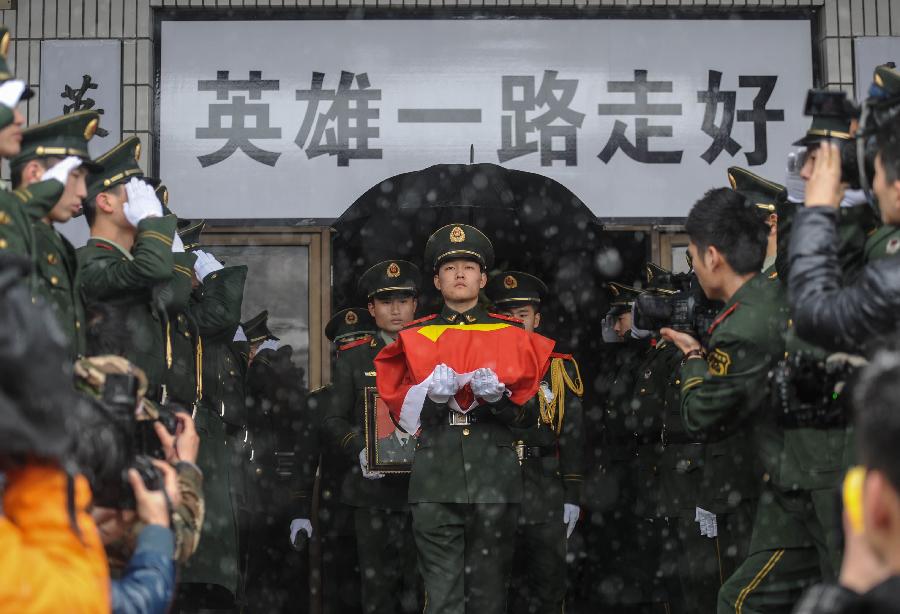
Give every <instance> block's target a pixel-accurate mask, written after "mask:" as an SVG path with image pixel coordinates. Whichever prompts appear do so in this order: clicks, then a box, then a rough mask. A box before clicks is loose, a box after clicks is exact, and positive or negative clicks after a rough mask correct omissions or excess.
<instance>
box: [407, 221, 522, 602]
mask: <svg viewBox="0 0 900 614" xmlns="http://www.w3.org/2000/svg"><path fill="white" fill-rule="evenodd" d="M458 258H462V259H469V260H475V261H476V262H478V263H479V264H480V265H481V267H482V270H485V269H489V268H490V266H491V264H492V262H493V247H492V246H491V243H490V241H489V240H488V239H487V237H485V236H484V235H483V234H482V233H481V232H480V231H479V230H478V229H476V228H473V227H471V226H466V225H464V224H450V225H448V226H445V227H443V228H441V229H439V230H438V231H436V232H435V233H434V234H433V235H432V236H431V238H429V240H428V243H427V244H426V247H425V261H426V263H427V264H428V266H429V267H431V269H432V270H437V269H438V266H439V265H440V264H441V263H442V262H444V261H445V260H447V259H458ZM424 321H427V322H429V323H431V324H443V325H455V326H468V325H472V324H489V323H497V322H502V323H504V324H508V322H509V320H508V319H505V318H500V317H498V316H494V315H491V314H489V313H488V312H487V311H485V310H484V309H483V308H481V307H480V306H475V307H473V308H472V309H470V310H468V311H466V312H465V313H458V312H456V311H454V310H452V309H450V308H449V307H447V306H446V305H445V306H444V308H443V309H442V310H441V313H440V314H437V315H433V316H429V317H428V318H424V319H422V320H419V321H417V322H416V323H415V325H417V326H418V325H421V324H422V323H423V322H424ZM451 401H452V399H451ZM537 419H538V416H537V415H536V413H535V412H534V408H533V406H532V407H529V406H528V405H527V404H526V405H525V406H523V407H519V406H517V405H514V404H513V403H512V402H510V401H509V400H508V399H507V398H506V397H503V398H501V399H500V400H499V401H497V402H496V403H486V404H482V405H480V406H479V407H477V408H475V409H473V410H471V411H469V412H468V413H467V414H465V415H460V414H458V413H457V412H455V411H453V410H451V409H450V406H449V405H448V404H447V403H440V404H438V403H435V402H434V401H432V400H431V399H426V400H425V404H424V407H423V409H422V413H421V423H422V426H421V431H420V435H419V442H418V447H417V449H416V455H415V460H414V461H413V466H412V473H411V475H410V483H409V502H410V504H411V508H412V515H413V533H414V535H415V538H416V547H417V549H418V553H419V567H420V569H421V572H422V577H423V579H424V581H425V594H426V606H425V611H426V612H427V613H429V614H446V613H462V612H478V613H484V614H489V613H493V612H504V611H505V610H506V589H507V583H508V580H509V574H510V565H511V562H512V554H513V536H514V535H515V531H516V524H517V518H518V512H519V504H520V503H521V501H522V473H521V468H520V467H519V463H518V460H517V457H516V452H515V448H514V442H515V437H514V436H513V434H512V431H511V430H510V427H513V426H525V425H530V424H535V423H536V422H537ZM485 552H488V553H490V555H489V556H487V557H486V556H485V555H484V553H485Z"/></svg>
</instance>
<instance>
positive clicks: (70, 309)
mask: <svg viewBox="0 0 900 614" xmlns="http://www.w3.org/2000/svg"><path fill="white" fill-rule="evenodd" d="M99 122H100V116H99V115H98V114H97V113H96V112H94V111H82V112H78V113H72V114H71V115H64V116H62V117H58V118H56V119H52V120H50V121H47V122H43V123H41V124H37V125H35V126H30V127H28V128H27V129H26V130H25V131H24V132H23V133H22V149H21V151H20V152H19V155H17V156H15V157H14V158H12V159H11V160H10V169H11V175H12V181H13V187H14V188H15V189H20V190H26V191H27V190H28V189H29V188H31V186H33V185H35V184H37V183H38V182H40V181H43V180H45V179H47V178H50V177H55V178H57V179H58V180H59V179H61V180H62V181H63V182H64V183H65V185H66V187H65V189H64V190H63V193H62V195H61V196H60V198H59V200H58V201H57V202H56V203H55V204H54V205H53V207H52V208H51V209H50V210H49V211H47V212H46V214H45V215H43V216H41V217H34V218H33V219H32V227H31V233H32V234H31V238H32V239H33V242H32V243H31V245H30V252H29V253H28V256H29V259H30V260H31V262H32V265H33V266H34V270H33V272H32V279H33V283H32V298H33V299H34V300H37V299H40V300H43V301H44V302H45V303H47V304H48V305H50V306H51V307H52V309H53V313H54V314H55V315H56V320H57V322H58V323H59V325H60V327H61V328H62V330H63V332H64V333H65V334H66V338H67V340H68V347H69V353H70V358H72V359H73V360H74V359H75V358H76V357H78V356H81V355H83V354H84V352H85V321H84V320H85V314H84V302H83V300H82V297H81V289H80V287H79V282H78V278H77V273H78V262H77V259H76V256H75V248H74V247H72V244H71V243H69V241H68V239H66V238H65V237H63V236H62V235H61V234H60V233H59V232H57V231H56V229H55V228H54V227H53V224H54V223H65V222H67V221H69V220H70V219H71V218H72V217H73V216H74V215H77V214H78V213H80V211H81V207H82V204H81V203H82V199H84V197H85V196H86V195H87V186H86V184H85V175H86V173H87V171H88V170H89V169H90V170H94V171H97V170H99V168H100V167H99V166H97V165H95V164H93V162H92V161H91V159H90V156H89V155H88V141H89V140H90V139H91V138H92V137H93V136H94V132H95V131H96V129H97V126H98V125H99ZM27 211H28V213H29V214H37V213H38V211H37V210H36V208H35V207H28V208H27Z"/></svg>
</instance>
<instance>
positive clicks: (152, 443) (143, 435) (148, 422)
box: [135, 400, 186, 460]
mask: <svg viewBox="0 0 900 614" xmlns="http://www.w3.org/2000/svg"><path fill="white" fill-rule="evenodd" d="M149 404H150V402H149V401H146V400H145V401H144V409H145V410H146V413H148V414H149V419H147V418H144V419H138V421H137V424H136V425H135V428H136V429H137V454H140V455H143V456H149V457H152V458H156V459H159V460H165V458H166V455H165V452H164V451H163V449H162V442H161V441H160V440H159V436H158V435H157V434H156V429H155V427H154V424H156V423H157V422H159V423H160V424H162V425H163V426H164V427H165V429H166V430H167V431H168V432H169V434H170V435H174V434H175V431H176V430H177V429H178V419H177V418H176V417H175V414H176V413H178V412H181V413H186V410H185V409H184V408H183V407H181V406H179V405H174V404H169V405H158V404H155V403H154V404H153V405H152V409H151V408H148V405H149Z"/></svg>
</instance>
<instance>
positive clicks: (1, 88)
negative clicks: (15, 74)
mask: <svg viewBox="0 0 900 614" xmlns="http://www.w3.org/2000/svg"><path fill="white" fill-rule="evenodd" d="M24 92H25V82H24V81H22V80H21V79H10V80H9V81H7V82H6V83H4V84H3V85H0V104H2V105H3V106H4V107H8V108H10V109H15V108H16V107H17V106H19V101H20V100H21V99H22V94H23V93H24Z"/></svg>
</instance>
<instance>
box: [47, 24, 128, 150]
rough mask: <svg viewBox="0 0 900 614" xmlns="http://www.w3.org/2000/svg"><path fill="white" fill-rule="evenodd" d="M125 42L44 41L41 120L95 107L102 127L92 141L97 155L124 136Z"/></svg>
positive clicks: (90, 147) (89, 146) (92, 146)
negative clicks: (123, 56) (123, 67)
mask: <svg viewBox="0 0 900 614" xmlns="http://www.w3.org/2000/svg"><path fill="white" fill-rule="evenodd" d="M121 100H122V43H120V42H119V41H113V40H100V41H70V40H46V41H42V42H41V105H40V115H41V121H47V120H48V119H53V118H54V117H59V116H60V115H66V114H68V113H72V112H74V111H87V110H89V109H90V110H94V111H97V112H98V113H99V114H100V127H99V128H98V129H97V133H96V134H95V135H94V138H93V139H91V140H90V142H89V143H88V148H89V150H90V154H91V156H93V157H95V158H96V157H97V156H99V155H100V154H102V153H104V152H106V151H108V150H109V149H111V148H112V147H113V146H114V145H116V144H117V143H118V142H119V141H121V140H122V102H121Z"/></svg>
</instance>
